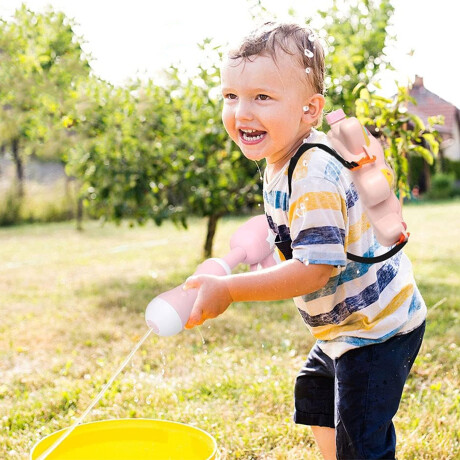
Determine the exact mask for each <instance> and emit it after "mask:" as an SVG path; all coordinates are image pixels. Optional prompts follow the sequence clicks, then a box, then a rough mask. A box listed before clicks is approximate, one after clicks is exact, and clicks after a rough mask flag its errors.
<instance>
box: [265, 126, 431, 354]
mask: <svg viewBox="0 0 460 460" xmlns="http://www.w3.org/2000/svg"><path fill="white" fill-rule="evenodd" d="M308 142H310V143H322V144H326V145H329V143H328V140H327V136H326V135H325V134H323V133H320V132H319V131H316V130H313V131H312V134H311V135H310V137H309V138H308ZM288 165H289V163H287V164H286V165H285V166H284V167H283V169H282V170H281V171H279V172H278V173H277V174H276V175H275V176H274V177H273V178H272V179H271V180H270V182H268V180H267V174H266V173H265V177H264V205H265V213H266V215H267V218H268V221H269V224H270V227H271V228H272V230H273V231H274V233H275V234H276V235H277V236H278V237H279V240H280V241H284V240H287V239H289V238H291V240H292V249H293V258H294V259H298V260H299V261H301V262H303V263H305V264H327V265H334V268H333V271H332V275H331V277H330V279H329V281H328V282H327V284H326V286H324V288H322V289H320V290H318V291H316V292H313V293H311V294H308V295H304V296H301V297H296V298H294V302H295V304H296V306H297V308H298V309H299V312H300V314H301V315H302V317H303V319H304V321H305V323H306V324H307V326H308V328H309V329H310V331H311V333H312V334H313V336H314V337H315V338H316V339H317V340H318V345H319V346H320V348H321V349H322V350H323V351H324V352H325V353H326V354H327V355H328V356H330V357H331V358H336V357H339V356H340V355H342V354H343V353H345V352H346V351H348V350H351V349H353V348H356V347H361V346H365V345H370V344H375V343H379V342H383V341H385V340H387V339H388V338H390V337H392V336H394V335H396V334H403V333H407V332H409V331H411V330H413V329H415V328H416V327H418V326H419V325H420V324H421V323H422V322H423V320H424V319H425V316H426V306H425V303H424V301H423V298H422V296H421V295H420V292H419V290H418V288H417V286H416V284H415V281H414V276H413V273H412V266H411V263H410V261H409V259H408V257H407V256H406V255H405V254H404V253H403V252H402V251H399V252H398V253H397V254H396V255H394V256H393V257H392V258H390V259H388V260H386V261H384V262H380V263H375V264H363V263H358V262H352V261H350V260H347V256H346V253H347V252H350V253H352V254H356V255H359V256H364V257H373V256H378V255H381V254H383V253H385V252H387V251H388V248H385V247H382V246H381V245H380V244H379V243H378V242H377V240H376V238H375V236H374V232H373V230H372V227H371V225H370V223H369V220H368V218H367V215H366V213H365V212H364V208H363V204H362V200H361V199H360V197H359V195H358V193H357V190H356V188H355V186H354V184H353V182H352V178H353V173H352V172H350V171H349V170H347V169H346V168H345V167H344V166H342V165H341V164H340V163H339V162H338V161H337V160H336V159H335V158H333V157H332V156H331V155H330V154H328V153H327V152H325V151H323V150H321V149H318V148H312V149H310V150H308V151H306V152H305V153H304V154H303V155H302V157H301V158H300V159H299V161H298V163H297V166H296V168H295V170H294V173H293V176H292V195H291V196H290V197H289V191H288V176H287V171H288ZM280 257H281V258H283V256H282V254H281V253H280Z"/></svg>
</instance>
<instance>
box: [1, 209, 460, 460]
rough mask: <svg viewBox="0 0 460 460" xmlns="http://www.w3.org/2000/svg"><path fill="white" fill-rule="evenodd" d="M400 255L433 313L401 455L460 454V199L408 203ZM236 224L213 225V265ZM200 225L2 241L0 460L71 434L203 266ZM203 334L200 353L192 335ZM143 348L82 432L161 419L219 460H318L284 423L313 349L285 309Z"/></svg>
mask: <svg viewBox="0 0 460 460" xmlns="http://www.w3.org/2000/svg"><path fill="white" fill-rule="evenodd" d="M405 217H406V220H407V222H408V224H409V229H410V231H411V233H412V236H411V241H410V243H409V244H408V245H407V247H406V248H407V249H406V252H407V253H408V254H409V256H410V257H411V259H412V262H413V265H414V271H415V274H416V278H417V281H418V283H419V286H420V289H421V291H422V294H423V295H424V297H425V299H426V302H427V305H428V308H429V314H428V327H427V333H426V338H425V341H424V344H423V346H422V350H421V353H420V355H419V357H418V358H417V360H416V362H415V365H414V368H413V372H412V374H411V376H410V377H409V380H408V382H407V388H406V392H405V394H404V397H403V400H402V402H401V407H400V410H399V412H398V415H397V417H396V420H395V423H396V427H397V432H398V458H399V459H454V458H458V457H456V455H457V454H458V451H459V450H460V445H459V444H460V443H459V426H460V423H459V415H458V414H459V413H460V410H459V409H460V390H459V384H458V383H459V370H458V358H459V354H460V353H459V350H460V348H459V347H460V342H459V334H460V330H459V311H460V294H459V290H460V289H459V287H460V238H459V237H460V235H459V232H458V229H459V228H460V203H459V202H458V201H457V202H451V203H443V204H421V205H417V206H416V205H413V206H407V207H406V208H405ZM244 220H245V218H232V219H225V220H224V221H222V222H221V224H220V226H219V228H218V233H217V240H216V244H215V254H216V255H223V254H224V253H225V252H226V250H227V245H228V239H229V237H230V235H231V234H232V233H233V231H234V230H235V229H236V228H237V227H238V226H239V225H240V224H241V223H242V222H243V221H244ZM204 232H205V222H204V221H202V220H192V221H191V224H190V228H189V230H187V231H184V230H178V229H176V228H175V227H174V226H173V225H170V224H165V225H163V226H162V227H159V228H158V227H155V226H153V225H149V226H146V227H142V228H133V229H130V228H128V227H127V226H121V227H115V226H112V225H106V226H103V227H101V226H100V225H98V224H97V223H95V222H90V223H87V224H86V229H85V231H83V232H77V231H76V230H74V225H73V224H71V223H59V224H46V225H44V224H40V225H39V224H35V225H27V226H20V227H11V228H6V229H0V318H1V322H0V376H1V378H0V458H12V459H14V458H27V455H28V452H29V451H30V449H31V447H32V446H33V445H34V443H35V442H36V441H37V440H39V439H40V438H42V437H43V436H45V435H47V434H49V433H52V432H54V431H56V430H58V429H60V428H63V427H66V426H69V425H70V424H71V423H72V422H73V421H74V420H75V419H76V418H77V417H78V416H79V415H80V414H81V413H82V412H83V411H84V410H85V409H86V407H87V406H88V405H89V403H90V402H91V400H92V398H94V396H95V395H96V394H97V393H98V392H99V390H100V389H101V387H102V386H103V384H104V383H105V382H106V381H107V380H108V379H109V378H110V377H111V375H112V374H113V372H114V371H115V370H116V368H117V367H118V365H119V364H120V363H121V362H122V361H123V360H124V358H125V357H126V356H127V354H128V353H129V351H130V350H131V349H132V348H133V346H134V345H135V343H136V342H137V341H138V340H139V338H140V337H141V336H142V335H143V334H144V333H145V331H146V326H145V323H144V318H143V314H144V309H145V307H146V305H147V303H148V302H149V301H150V299H151V298H153V297H154V296H155V295H157V294H159V293H160V292H163V291H164V290H167V289H170V288H171V287H173V286H175V285H177V284H179V283H181V282H182V281H183V279H184V278H185V277H186V276H187V275H189V274H190V273H191V272H193V270H194V268H195V266H196V264H197V262H198V260H199V257H200V255H201V246H202V241H203V239H204ZM199 330H200V331H201V333H202V335H203V337H204V343H203V340H202V337H201V335H200V332H199ZM199 330H198V329H194V330H191V331H184V332H182V333H181V334H179V335H177V336H174V337H169V338H159V337H156V336H152V337H150V338H149V339H148V340H147V342H146V343H145V344H144V346H143V347H142V348H141V350H140V351H139V352H138V353H137V354H136V355H135V356H134V358H133V361H132V363H131V364H130V365H129V366H128V367H127V368H126V369H125V370H124V372H123V373H122V374H121V375H120V376H119V377H118V379H117V380H116V381H115V383H114V385H113V386H112V387H111V389H110V390H109V391H108V393H107V394H106V396H105V397H104V398H103V400H102V401H101V403H100V404H99V405H98V406H97V407H96V408H95V409H94V410H93V411H92V412H91V413H90V415H89V416H88V418H87V421H91V420H103V419H109V418H122V417H142V418H159V419H165V420H174V421H178V422H183V423H189V424H193V425H196V426H199V427H201V428H203V429H204V430H206V431H208V432H209V433H211V434H212V435H213V436H214V437H215V438H216V440H217V443H218V445H219V448H220V451H221V458H222V459H278V460H281V459H285V460H288V459H290V460H294V459H295V460H299V459H316V458H319V455H318V450H317V449H316V446H315V445H314V441H313V438H312V435H311V434H310V431H309V429H308V428H305V427H300V426H295V425H294V423H293V422H292V408H293V384H294V379H295V376H296V374H297V371H298V370H299V368H300V367H301V365H302V363H303V361H304V359H305V357H306V355H307V353H308V351H309V349H310V347H311V345H312V344H313V340H312V338H311V336H310V335H309V333H308V331H307V330H306V327H305V326H304V324H303V322H302V320H301V318H300V316H299V315H298V313H297V311H296V309H295V308H294V306H293V303H292V302H291V301H284V302H272V303H238V304H235V305H233V306H232V307H231V308H230V309H229V310H228V311H227V312H226V313H225V314H224V315H222V316H221V317H220V318H217V319H216V320H213V321H208V322H207V323H206V324H205V325H204V326H202V327H200V328H199Z"/></svg>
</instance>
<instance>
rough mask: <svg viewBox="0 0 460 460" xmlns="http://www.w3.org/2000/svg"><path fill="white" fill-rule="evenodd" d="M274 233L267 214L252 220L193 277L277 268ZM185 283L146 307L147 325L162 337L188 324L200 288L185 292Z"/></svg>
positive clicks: (199, 268)
mask: <svg viewBox="0 0 460 460" xmlns="http://www.w3.org/2000/svg"><path fill="white" fill-rule="evenodd" d="M274 241H275V240H274V234H273V232H272V231H271V230H270V228H269V226H268V222H267V218H266V216H265V215H261V216H257V217H253V218H251V219H249V220H248V221H247V222H246V223H244V224H243V225H242V226H241V227H240V228H238V230H237V231H236V232H235V233H234V234H233V236H232V237H231V239H230V252H229V253H228V254H227V255H226V256H224V257H222V258H211V259H207V260H205V261H204V262H203V263H202V264H200V265H199V266H198V268H197V269H196V271H195V273H194V275H202V274H207V275H217V276H224V275H230V273H231V272H232V270H233V268H235V267H236V266H237V265H238V264H240V263H244V264H248V265H249V266H250V269H251V270H256V269H257V268H258V267H259V266H260V267H261V268H268V267H271V266H273V265H276V264H277V263H278V262H279V258H278V257H277V256H276V255H275V252H274V248H275V243H274ZM183 285H184V283H183V284H181V285H180V286H177V287H175V288H174V289H171V290H170V291H167V292H164V293H163V294H160V295H159V296H157V297H155V298H154V299H153V300H152V301H151V302H150V303H149V304H148V306H147V310H146V311H145V320H146V322H147V325H148V326H149V327H150V328H151V329H152V330H153V331H154V332H155V333H156V334H158V335H160V336H170V335H175V334H178V333H179V332H181V331H182V330H183V329H184V326H185V324H186V323H187V321H188V318H189V316H190V313H191V311H192V307H193V304H194V303H195V300H196V297H197V295H198V289H187V290H184V289H183Z"/></svg>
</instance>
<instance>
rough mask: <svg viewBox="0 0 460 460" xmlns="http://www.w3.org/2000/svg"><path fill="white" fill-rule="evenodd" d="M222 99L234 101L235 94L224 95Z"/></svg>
mask: <svg viewBox="0 0 460 460" xmlns="http://www.w3.org/2000/svg"><path fill="white" fill-rule="evenodd" d="M224 99H236V94H233V93H226V94H224Z"/></svg>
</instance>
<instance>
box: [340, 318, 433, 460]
mask: <svg viewBox="0 0 460 460" xmlns="http://www.w3.org/2000/svg"><path fill="white" fill-rule="evenodd" d="M424 330H425V323H423V324H422V325H421V326H420V327H418V328H417V329H415V330H414V331H412V332H409V333H407V334H403V335H398V336H395V337H392V338H391V339H389V340H387V341H386V342H383V343H380V344H376V345H369V346H365V347H362V348H357V349H354V350H351V351H348V352H346V353H345V354H344V355H342V356H341V357H340V358H338V359H337V360H336V361H335V371H336V385H335V388H336V396H335V397H336V444H337V458H338V459H354V460H356V459H394V458H395V448H396V435H395V430H394V426H393V422H392V419H393V417H394V415H395V414H396V412H397V410H398V407H399V403H400V400H401V395H402V391H403V388H404V384H405V382H406V379H407V376H408V374H409V371H410V368H411V367H412V364H413V362H414V360H415V357H416V356H417V353H418V351H419V349H420V345H421V343H422V338H423V332H424Z"/></svg>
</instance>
